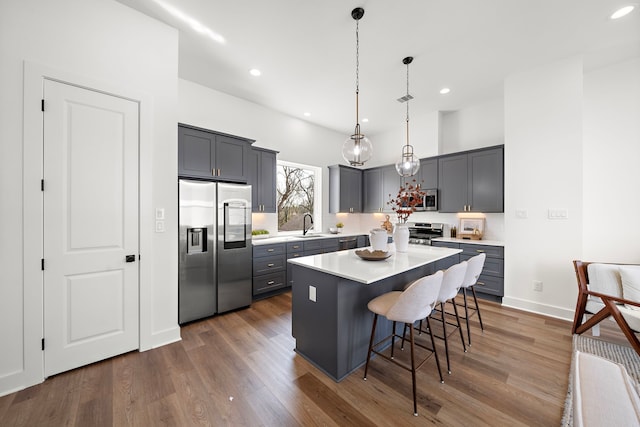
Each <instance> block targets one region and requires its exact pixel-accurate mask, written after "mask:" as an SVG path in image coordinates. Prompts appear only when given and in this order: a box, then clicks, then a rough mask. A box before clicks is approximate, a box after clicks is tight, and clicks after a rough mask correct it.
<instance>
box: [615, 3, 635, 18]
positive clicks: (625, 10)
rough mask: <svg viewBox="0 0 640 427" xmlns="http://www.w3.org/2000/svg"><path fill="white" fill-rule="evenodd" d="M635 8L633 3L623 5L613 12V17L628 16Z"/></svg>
mask: <svg viewBox="0 0 640 427" xmlns="http://www.w3.org/2000/svg"><path fill="white" fill-rule="evenodd" d="M634 8H635V6H633V5H629V6H625V7H622V8H620V9H618V10H616V11H615V12H613V13H612V14H611V17H610V18H611V19H619V18H622V17H623V16H626V15H628V14H630V13H631V11H632V10H633V9H634Z"/></svg>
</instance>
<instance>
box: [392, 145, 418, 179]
mask: <svg viewBox="0 0 640 427" xmlns="http://www.w3.org/2000/svg"><path fill="white" fill-rule="evenodd" d="M419 169H420V160H419V159H417V158H416V156H414V155H413V146H411V145H409V144H407V145H405V146H404V147H402V157H401V158H400V160H398V161H397V162H396V171H398V174H400V176H413V175H415V174H417V173H418V170H419Z"/></svg>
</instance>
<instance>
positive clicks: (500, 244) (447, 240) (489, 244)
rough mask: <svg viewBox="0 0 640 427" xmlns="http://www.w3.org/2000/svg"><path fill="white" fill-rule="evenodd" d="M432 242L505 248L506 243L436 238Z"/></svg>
mask: <svg viewBox="0 0 640 427" xmlns="http://www.w3.org/2000/svg"><path fill="white" fill-rule="evenodd" d="M431 240H433V241H434V242H449V243H465V244H469V245H487V246H504V242H501V241H499V240H471V239H459V238H451V237H436V238H435V239H431Z"/></svg>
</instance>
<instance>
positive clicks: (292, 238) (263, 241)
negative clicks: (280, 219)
mask: <svg viewBox="0 0 640 427" xmlns="http://www.w3.org/2000/svg"><path fill="white" fill-rule="evenodd" d="M365 234H367V233H337V234H334V233H311V234H310V236H312V237H302V235H299V234H298V235H289V236H274V237H267V238H264V237H263V238H258V239H256V238H255V236H253V237H252V239H251V243H252V244H253V245H254V246H260V245H270V244H272V243H284V242H304V241H313V240H319V239H332V238H342V237H355V236H363V235H365Z"/></svg>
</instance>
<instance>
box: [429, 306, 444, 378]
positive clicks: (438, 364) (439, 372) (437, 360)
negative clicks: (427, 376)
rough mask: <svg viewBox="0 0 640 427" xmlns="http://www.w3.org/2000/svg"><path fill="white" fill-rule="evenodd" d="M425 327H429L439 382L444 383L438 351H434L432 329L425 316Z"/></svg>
mask: <svg viewBox="0 0 640 427" xmlns="http://www.w3.org/2000/svg"><path fill="white" fill-rule="evenodd" d="M426 321H427V328H428V329H429V336H430V337H431V348H433V355H434V356H435V357H436V366H437V367H438V375H440V382H441V383H443V384H444V378H442V369H440V359H439V358H438V352H437V351H436V340H434V339H433V329H431V324H430V321H429V317H427V318H426Z"/></svg>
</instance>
